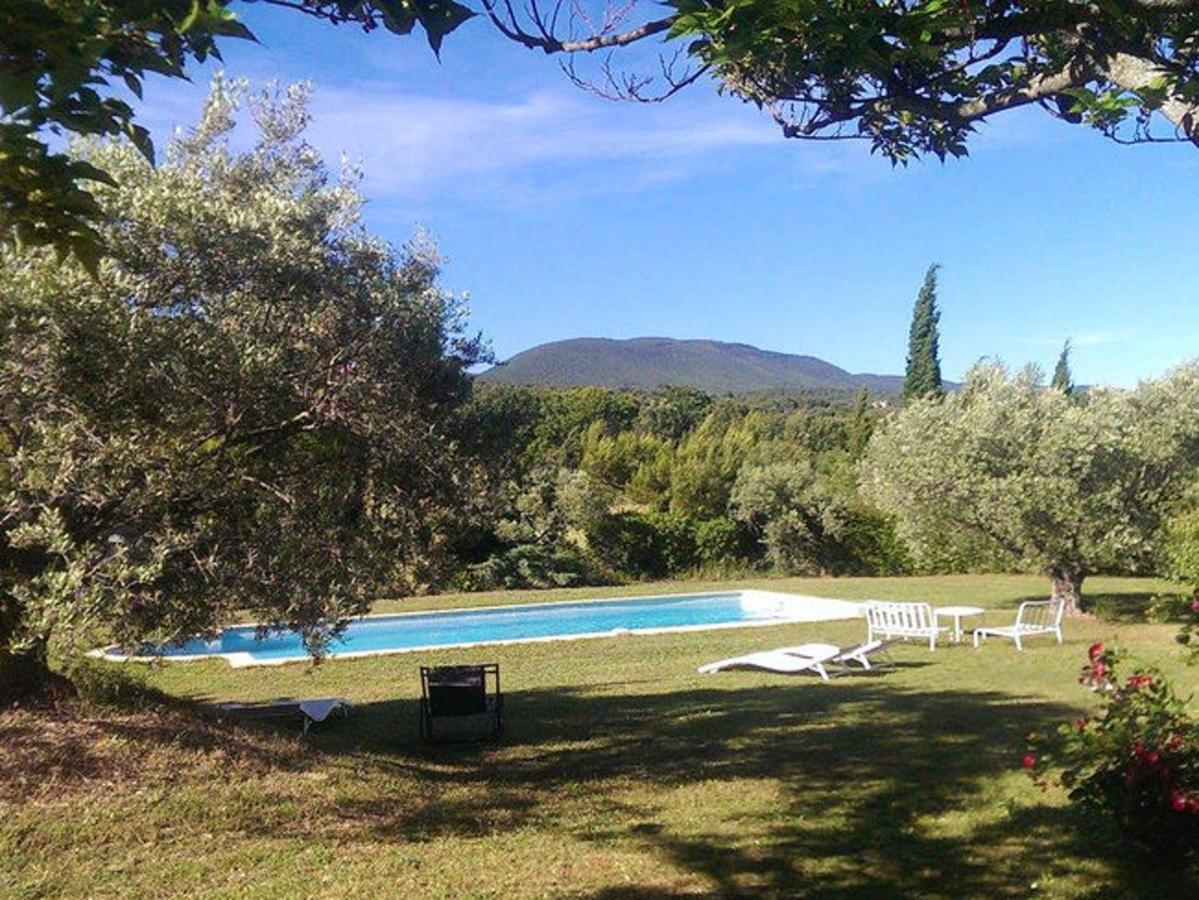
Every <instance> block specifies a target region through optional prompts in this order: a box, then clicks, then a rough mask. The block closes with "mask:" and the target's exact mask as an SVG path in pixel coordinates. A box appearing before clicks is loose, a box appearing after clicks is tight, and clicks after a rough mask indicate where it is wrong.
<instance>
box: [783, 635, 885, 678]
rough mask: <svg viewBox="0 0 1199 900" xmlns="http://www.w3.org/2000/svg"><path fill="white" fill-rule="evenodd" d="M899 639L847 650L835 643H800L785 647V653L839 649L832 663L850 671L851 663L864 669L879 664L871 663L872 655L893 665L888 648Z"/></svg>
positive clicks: (799, 654) (868, 643) (801, 654)
mask: <svg viewBox="0 0 1199 900" xmlns="http://www.w3.org/2000/svg"><path fill="white" fill-rule="evenodd" d="M898 643H899V641H898V640H895V639H892V640H889V641H866V642H865V643H862V644H858V645H857V646H856V647H850V648H849V649H847V650H842V649H841V648H840V647H836V646H835V645H833V644H800V645H799V646H797V647H783V648H782V651H783V652H784V653H792V654H794V655H796V656H813V655H817V654H820V653H822V652H823V651H824V650H825V649H827V648H833V649H835V650H836V651H837V655H836V656H834V657H832V658H831V659H829V660H828V661H829V662H830V663H834V664H835V665H839V666H842V667H843V669H844V670H846V671H848V670H849V669H851V668H852V666H850V663H856V664H857V665H859V666H861V667H862V668H863V669H866V670H870V669H873V668H875V667H876V666H877V665H878V662H877V661H876V662H875V663H873V664H871V661H870V658H871V657H872V656H881V657H882V658H883V660H884V662H885V664H886V665H892V664H893V663H892V662H891V657H890V655H889V654H888V653H887V650H888V649H889V648H890V647H891V646H892V645H894V644H898Z"/></svg>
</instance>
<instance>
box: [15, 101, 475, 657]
mask: <svg viewBox="0 0 1199 900" xmlns="http://www.w3.org/2000/svg"><path fill="white" fill-rule="evenodd" d="M245 96H246V91H245V88H244V87H243V86H241V85H237V84H234V85H226V84H221V83H217V84H216V86H215V88H214V92H213V94H212V95H211V97H210V99H209V101H208V104H207V107H206V109H205V111H204V115H203V118H202V120H201V121H200V123H199V124H198V125H197V126H196V127H195V128H193V129H192V130H190V131H189V132H187V133H185V134H182V135H181V136H180V137H178V138H177V139H176V140H175V141H174V142H173V144H172V146H171V147H170V150H169V152H168V156H167V162H166V163H165V164H163V165H162V166H160V167H159V168H153V167H151V166H150V165H149V164H148V163H147V162H146V160H145V159H144V157H143V156H142V155H141V154H140V153H139V152H138V151H137V150H136V149H134V148H133V147H132V146H130V145H129V144H127V143H121V144H115V143H108V144H104V145H99V144H94V145H91V146H89V147H87V148H86V152H85V156H84V157H83V158H85V159H87V160H88V161H90V162H92V163H93V164H95V165H97V166H99V167H101V168H103V169H105V170H106V171H110V172H112V173H113V174H114V176H115V177H116V181H117V183H118V184H119V185H120V187H119V188H112V187H105V188H103V189H101V190H100V192H99V193H98V195H97V199H98V202H99V203H100V205H101V208H102V210H103V212H104V225H103V226H102V229H103V231H102V236H103V237H104V238H105V239H106V240H108V241H109V243H110V246H111V248H112V256H110V257H109V258H107V259H105V260H104V262H103V263H102V264H101V265H100V266H99V268H98V270H97V272H96V275H95V277H92V276H90V275H88V274H87V273H86V272H85V271H84V270H83V269H82V268H81V267H80V266H78V265H71V264H68V265H61V264H59V263H58V262H57V261H56V260H55V258H54V256H53V254H52V253H50V252H48V251H47V250H44V249H41V250H39V249H30V248H27V249H25V250H23V251H20V252H18V251H16V250H14V249H12V248H9V249H6V250H4V251H3V259H2V264H0V347H2V351H0V435H3V439H2V441H3V445H2V450H3V455H2V457H0V473H2V475H0V553H2V555H3V557H4V559H3V563H4V564H3V565H0V576H3V579H4V581H3V584H2V585H0V588H2V591H3V594H4V596H5V603H6V605H7V606H9V607H10V609H11V610H12V611H13V615H11V617H10V620H9V622H8V625H9V627H8V629H7V632H6V633H4V634H0V645H3V646H9V647H17V646H20V645H26V644H27V645H35V646H36V645H41V646H43V647H44V645H45V644H46V642H47V641H51V640H53V641H56V642H57V643H60V644H62V645H64V646H70V645H76V644H78V643H80V642H83V641H93V640H95V639H97V638H98V637H100V636H104V637H111V638H113V639H115V640H120V641H130V642H132V641H139V640H143V639H149V638H152V639H155V640H171V639H175V638H179V637H182V636H184V635H189V634H193V633H196V632H208V631H211V630H212V629H214V628H216V627H218V626H220V625H222V624H223V623H225V622H226V621H227V620H228V619H229V618H230V617H231V616H232V615H234V613H235V611H239V610H249V611H250V612H251V613H252V614H253V615H254V616H255V617H256V618H258V619H260V620H262V621H263V622H266V623H271V624H280V625H283V624H286V625H289V626H295V627H297V628H299V629H300V630H301V631H302V632H303V634H304V636H305V639H306V641H307V643H308V646H309V647H310V648H311V649H312V650H313V651H314V652H319V651H320V649H321V647H322V645H323V642H324V641H325V640H326V639H327V638H328V636H329V634H330V633H331V631H332V630H334V629H335V628H336V626H337V624H338V623H339V622H340V621H341V620H342V619H343V618H344V617H346V616H349V615H352V614H355V613H360V612H363V611H364V610H365V609H366V607H367V604H368V603H369V602H370V601H371V600H373V599H374V598H375V597H376V596H377V594H378V592H379V591H380V590H381V589H383V588H384V587H385V588H386V589H388V590H392V591H401V590H403V589H404V588H405V586H411V585H412V584H419V583H421V582H423V581H424V580H425V579H427V578H429V577H432V576H433V575H435V574H436V569H437V566H438V565H439V560H438V554H439V552H440V550H439V548H441V547H442V546H444V543H445V535H446V533H447V532H448V531H449V530H450V527H451V525H452V524H455V521H454V520H456V518H457V515H458V514H459V512H460V511H461V510H463V509H465V508H466V507H467V505H468V503H469V502H470V500H469V498H470V497H471V496H472V495H473V493H474V492H473V490H472V489H471V481H472V474H471V473H472V468H471V466H470V465H468V464H465V463H462V462H460V461H459V460H458V456H457V454H456V451H455V447H454V443H453V441H452V439H451V436H450V430H451V427H452V425H453V420H452V413H453V410H454V409H455V407H457V406H458V405H459V404H460V403H461V402H462V401H463V400H464V399H465V398H466V395H467V392H468V390H469V380H468V377H467V375H466V369H467V367H469V366H470V365H472V364H474V363H475V362H477V361H478V360H479V358H480V356H481V347H480V345H479V343H478V342H477V341H476V340H474V339H470V338H468V337H467V336H465V335H464V333H463V330H462V329H463V324H464V320H463V315H464V310H463V309H462V307H461V306H460V304H459V303H458V302H457V301H456V300H454V299H453V298H452V297H450V296H448V295H446V294H445V293H444V292H442V291H441V290H440V289H438V287H437V284H436V276H437V260H436V255H435V252H434V251H433V250H432V248H431V246H429V245H428V243H427V242H426V241H423V240H420V239H418V240H417V241H415V242H414V243H413V244H411V245H410V246H409V247H407V248H406V249H405V250H403V251H402V252H401V251H397V250H395V249H394V248H392V247H391V246H390V245H388V244H386V243H384V242H382V241H379V240H377V239H374V238H372V237H371V236H370V235H369V234H367V233H366V232H365V231H364V230H363V228H362V226H361V225H360V223H359V220H358V214H359V208H360V206H361V203H362V197H361V196H360V195H359V193H358V192H357V189H356V186H355V175H354V173H352V172H346V173H343V175H342V176H341V177H340V178H335V177H331V176H330V174H329V173H328V172H327V171H326V169H325V168H324V167H323V165H322V164H321V162H320V158H319V156H318V154H317V153H316V152H315V150H314V149H313V148H312V147H310V146H309V145H307V144H306V143H305V142H304V140H303V131H304V127H305V125H306V124H307V121H308V114H307V109H306V101H307V93H306V91H305V90H304V89H302V88H292V89H289V90H287V91H286V92H282V93H271V92H264V94H262V95H260V96H256V97H253V98H250V106H251V110H252V113H253V120H254V123H255V127H254V130H255V142H254V143H253V145H252V146H251V147H250V149H248V150H246V151H245V152H234V151H233V150H232V149H231V148H230V142H229V132H230V129H231V128H232V122H233V113H234V110H235V108H236V106H237V105H238V103H239V102H240V101H241V100H242V99H244V98H245Z"/></svg>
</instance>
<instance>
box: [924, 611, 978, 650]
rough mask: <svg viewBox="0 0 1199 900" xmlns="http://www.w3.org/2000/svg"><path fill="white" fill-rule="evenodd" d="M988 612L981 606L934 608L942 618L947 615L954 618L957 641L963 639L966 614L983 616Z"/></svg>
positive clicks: (937, 616)
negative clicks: (963, 620) (963, 623)
mask: <svg viewBox="0 0 1199 900" xmlns="http://www.w3.org/2000/svg"><path fill="white" fill-rule="evenodd" d="M985 613H986V610H985V609H983V608H982V607H981V606H938V607H937V608H936V609H934V610H933V615H934V616H935V617H936V618H938V619H940V618H941V617H943V616H944V617H946V618H950V619H953V639H954V640H955V641H959V642H960V641H961V640H962V619H963V618H964V617H966V616H981V615H984V614H985Z"/></svg>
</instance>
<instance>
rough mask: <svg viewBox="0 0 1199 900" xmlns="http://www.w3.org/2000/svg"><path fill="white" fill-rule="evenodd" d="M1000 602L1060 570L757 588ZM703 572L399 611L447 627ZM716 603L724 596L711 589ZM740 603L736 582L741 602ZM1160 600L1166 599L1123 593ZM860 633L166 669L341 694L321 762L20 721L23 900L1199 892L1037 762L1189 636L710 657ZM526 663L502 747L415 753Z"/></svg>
mask: <svg viewBox="0 0 1199 900" xmlns="http://www.w3.org/2000/svg"><path fill="white" fill-rule="evenodd" d="M738 584H739V585H742V586H751V585H756V586H760V587H768V588H772V589H780V590H795V591H802V592H807V593H819V594H826V595H829V596H838V597H845V598H851V599H852V598H864V597H882V598H886V597H894V598H910V599H923V600H928V601H930V602H932V603H934V604H942V605H944V604H948V603H972V604H978V605H981V606H986V607H988V608H989V609H992V610H994V611H993V612H991V613H989V620H990V621H995V622H998V621H1004V620H1006V619H1007V618H1008V617H1010V616H1011V615H1012V613H1013V611H1014V608H1015V606H1016V604H1017V603H1018V602H1019V600H1020V599H1022V598H1026V597H1030V596H1040V595H1043V592H1044V590H1045V587H1046V585H1045V584H1044V582H1043V581H1042V580H1041V579H1037V578H1024V577H1015V576H994V577H992V576H962V577H945V578H926V579H836V580H817V579H789V580H765V581H761V582H756V583H755V582H751V581H745V582H738ZM705 586H706V585H704V584H701V583H697V582H696V583H687V584H677V583H676V584H670V585H640V586H637V587H636V588H633V589H627V590H622V591H615V590H613V589H611V588H601V589H594V590H591V589H588V590H579V591H561V592H549V593H544V594H537V595H528V594H523V595H522V594H518V593H510V594H505V595H472V596H468V597H437V598H422V599H420V600H413V601H405V602H403V603H392V602H388V603H381V604H380V609H381V610H384V609H395V608H405V609H414V608H444V607H448V606H461V605H468V604H469V605H480V604H491V603H497V602H520V601H527V600H528V599H530V597H532V598H534V599H559V598H564V597H567V596H610V595H613V594H615V593H626V594H632V593H642V594H645V593H658V592H664V591H682V590H688V591H690V590H698V589H702V588H704V587H705ZM712 586H715V585H712ZM724 586H726V587H727V585H724ZM1087 587H1088V589H1089V590H1090V592H1091V594H1092V595H1100V594H1102V595H1107V596H1109V597H1111V598H1113V599H1114V600H1118V601H1119V603H1120V605H1121V607H1122V608H1128V607H1132V606H1136V605H1137V604H1138V603H1140V602H1143V601H1144V600H1145V599H1146V598H1147V597H1148V596H1149V595H1150V594H1151V593H1152V592H1154V591H1156V590H1159V589H1162V587H1163V586H1162V585H1160V584H1157V583H1154V582H1148V581H1144V580H1135V579H1105V578H1096V579H1093V580H1092V581H1090V582H1088V584H1087ZM862 632H863V626H862V624H861V623H860V622H837V623H824V624H805V625H788V626H778V627H771V628H753V629H740V630H726V631H708V632H698V633H687V634H672V635H656V636H624V637H616V638H610V639H608V638H605V639H597V640H584V641H570V642H554V643H537V644H525V645H514V646H507V647H493V648H478V649H472V650H460V651H442V652H435V653H420V654H402V655H396V656H390V657H377V658H372V659H364V660H347V661H342V662H338V661H330V662H327V663H325V664H324V665H322V666H320V667H319V668H317V669H315V670H314V669H312V668H311V667H309V666H307V665H286V666H281V667H271V668H256V669H243V670H234V669H231V668H229V667H228V666H226V665H225V664H224V663H221V662H197V663H187V664H168V665H166V666H163V667H161V668H159V669H156V670H154V671H153V672H152V673H151V674H150V680H151V681H152V683H153V684H154V685H156V686H157V687H159V688H161V689H162V690H164V691H166V692H167V693H169V694H171V695H173V696H175V697H178V698H181V699H184V700H186V701H199V702H202V703H208V702H211V701H215V700H224V699H242V700H249V699H268V698H271V697H278V696H305V695H307V696H316V695H341V696H346V697H349V698H350V699H352V700H353V701H355V703H356V704H357V709H356V711H355V713H354V715H353V717H352V718H351V719H349V720H348V721H346V722H344V723H341V722H334V723H329V724H328V725H327V726H325V727H322V728H321V729H320V730H319V731H317V732H315V733H314V734H313V736H312V737H311V739H310V740H309V741H308V742H307V744H305V745H301V744H299V743H298V742H297V741H296V740H295V738H294V736H293V735H292V734H290V733H284V732H269V731H260V730H255V729H247V728H232V727H230V726H228V725H221V724H214V723H212V722H211V721H209V720H207V719H205V718H204V717H197V716H196V715H195V714H194V712H187V711H186V709H185V711H183V712H167V713H157V714H151V713H142V714H121V715H116V714H113V715H109V716H103V715H100V714H97V713H92V714H86V715H85V714H82V713H78V712H72V713H70V714H69V715H64V717H63V720H62V721H53V720H52V719H51V717H49V716H47V715H45V714H34V713H29V712H22V711H10V712H8V713H2V714H0V748H7V749H8V750H9V751H10V752H9V753H8V754H7V755H8V758H9V762H8V763H7V764H6V763H5V762H4V760H3V759H0V896H3V895H7V894H11V895H13V896H17V897H22V896H84V895H87V896H114V897H115V896H125V897H127V896H163V895H171V894H187V895H189V896H196V895H212V896H236V897H274V896H292V895H321V896H357V897H379V896H397V897H398V896H421V897H426V896H427V897H472V896H479V897H489V896H503V897H511V896H571V897H594V898H619V897H666V896H676V895H701V896H704V895H706V896H711V895H764V896H814V897H826V896H838V897H863V898H864V897H872V898H873V897H900V896H922V897H962V896H979V895H990V896H995V897H1024V896H1029V895H1036V896H1045V897H1090V896H1095V897H1099V896H1104V897H1110V896H1159V897H1160V896H1171V895H1173V896H1186V895H1188V893H1189V892H1190V891H1193V890H1194V885H1193V884H1188V883H1186V882H1185V881H1184V880H1183V879H1181V877H1180V876H1179V875H1178V874H1177V873H1172V872H1161V871H1156V870H1152V869H1146V868H1142V867H1138V866H1137V864H1136V863H1135V861H1132V860H1127V859H1121V857H1120V855H1119V854H1115V853H1113V852H1112V850H1111V848H1110V847H1109V846H1108V845H1107V844H1106V843H1104V842H1103V841H1102V840H1101V835H1099V834H1098V833H1095V832H1094V831H1093V830H1092V829H1085V828H1080V827H1078V823H1077V822H1076V820H1075V819H1073V818H1072V816H1071V815H1070V813H1069V811H1068V810H1067V809H1066V808H1065V806H1064V802H1063V797H1062V796H1061V795H1060V794H1059V793H1058V792H1056V791H1054V790H1050V791H1048V792H1042V791H1040V790H1038V789H1037V788H1036V787H1035V786H1034V785H1032V784H1031V783H1030V781H1029V780H1028V779H1027V778H1026V777H1025V776H1024V775H1023V773H1022V772H1020V771H1019V768H1018V766H1019V759H1020V755H1021V753H1022V752H1023V746H1024V737H1025V735H1026V734H1028V733H1029V732H1030V731H1035V730H1042V731H1043V730H1046V729H1049V728H1051V727H1053V726H1054V725H1055V724H1056V723H1058V722H1060V721H1064V720H1068V719H1069V718H1072V717H1073V716H1075V715H1077V714H1078V711H1079V710H1081V709H1085V708H1087V707H1088V706H1089V705H1090V703H1091V702H1092V697H1091V695H1089V694H1088V693H1086V692H1085V691H1083V690H1082V689H1081V688H1080V687H1079V686H1078V684H1077V683H1076V675H1077V672H1078V669H1079V666H1080V665H1081V663H1082V661H1083V659H1084V656H1085V649H1086V646H1087V645H1088V644H1089V643H1090V642H1091V641H1094V640H1098V639H1103V640H1108V641H1116V642H1118V643H1120V644H1121V645H1123V646H1125V647H1127V648H1128V649H1130V650H1131V651H1132V652H1133V653H1134V654H1135V655H1136V656H1137V657H1138V658H1139V659H1141V660H1144V661H1148V662H1154V663H1157V664H1160V665H1162V666H1164V667H1166V668H1167V669H1168V670H1169V671H1171V672H1173V673H1174V674H1176V675H1178V676H1179V678H1180V681H1184V683H1185V679H1187V678H1190V679H1192V680H1193V677H1194V676H1193V673H1188V672H1187V671H1186V670H1185V669H1184V668H1182V667H1181V664H1180V660H1179V659H1178V656H1177V653H1176V651H1175V650H1174V649H1173V645H1172V636H1173V632H1174V629H1173V628H1172V627H1171V626H1155V625H1141V624H1131V623H1126V622H1121V623H1120V624H1109V623H1104V622H1100V621H1096V620H1093V619H1083V620H1078V621H1070V622H1068V624H1067V638H1068V640H1067V644H1066V646H1065V647H1058V646H1056V645H1055V644H1053V643H1052V642H1047V641H1040V642H1035V643H1033V644H1032V645H1031V646H1030V647H1029V649H1027V650H1026V651H1025V652H1024V653H1022V654H1018V653H1016V652H1015V650H1014V649H1013V647H1012V645H1011V644H1010V642H993V643H989V644H988V645H986V646H984V647H983V648H982V649H980V650H979V651H977V652H975V651H974V650H972V649H969V648H967V647H945V648H941V649H938V650H937V651H936V652H935V653H931V654H930V653H929V652H928V651H927V649H921V648H920V647H918V646H916V645H912V646H906V647H903V648H901V649H900V650H899V651H898V653H897V654H896V655H897V658H898V660H899V662H900V663H901V665H900V666H899V667H898V668H896V669H894V670H891V671H889V672H886V673H880V674H878V675H873V676H872V675H860V676H854V677H847V678H843V679H839V680H836V681H834V682H833V683H831V684H827V685H826V684H822V683H820V682H819V681H818V680H817V679H815V678H787V677H783V676H772V675H767V674H756V673H726V674H722V675H715V676H701V675H698V674H697V673H696V671H695V669H696V666H698V665H700V664H701V663H704V662H707V661H711V660H713V659H718V658H721V657H725V656H729V655H733V654H736V653H740V652H744V651H749V650H753V649H762V648H768V647H773V646H779V645H783V644H788V643H798V642H802V641H805V640H827V641H834V642H842V643H850V642H854V641H856V640H858V639H860V638H861V636H862ZM493 660H494V661H498V662H499V663H500V664H501V667H502V671H503V677H504V683H505V689H506V693H507V701H506V703H507V714H508V735H507V737H506V739H505V740H504V741H503V742H502V743H500V744H468V745H462V746H433V747H429V746H424V745H421V744H420V743H419V742H418V741H417V739H416V727H417V714H416V698H417V696H418V692H419V681H418V674H417V666H418V665H419V664H421V663H432V664H437V663H446V662H451V661H455V662H457V661H493Z"/></svg>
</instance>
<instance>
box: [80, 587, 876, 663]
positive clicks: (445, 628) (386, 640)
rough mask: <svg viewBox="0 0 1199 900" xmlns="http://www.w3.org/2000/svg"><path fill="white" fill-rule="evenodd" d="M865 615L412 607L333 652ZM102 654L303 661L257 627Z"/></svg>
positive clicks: (850, 607)
mask: <svg viewBox="0 0 1199 900" xmlns="http://www.w3.org/2000/svg"><path fill="white" fill-rule="evenodd" d="M860 615H861V611H860V606H859V604H857V603H850V602H847V601H845V600H834V599H830V598H827V597H805V596H798V595H795V594H781V593H775V592H771V591H728V592H724V593H712V594H678V595H671V596H657V597H631V598H623V599H612V600H581V601H561V602H551V603H536V604H524V605H519V606H492V607H481V608H476V609H458V610H448V611H444V612H412V613H400V614H397V615H379V616H363V617H362V618H358V619H353V620H351V622H350V624H349V626H348V627H347V628H346V630H345V632H344V633H343V634H342V635H341V636H340V637H339V638H338V639H337V640H335V641H334V642H333V643H332V644H331V645H330V647H329V656H330V657H334V658H345V657H356V656H374V655H378V654H383V653H404V652H411V651H415V650H435V649H447V648H455V647H472V646H477V645H480V644H509V643H520V642H525V641H552V640H567V639H571V638H588V637H611V636H613V635H617V634H625V633H629V634H655V633H662V632H670V631H696V630H703V629H710V628H739V627H747V626H754V625H758V626H760V625H778V624H781V623H784V622H820V621H831V620H834V619H849V618H855V617H857V616H860ZM102 655H103V656H104V657H105V658H106V659H112V660H126V659H156V658H166V659H207V658H212V657H220V658H223V659H225V660H227V661H228V662H229V663H230V664H231V665H233V666H238V667H240V666H254V665H271V664H274V663H284V662H290V661H294V660H300V659H306V658H307V653H305V651H304V647H303V644H302V643H301V640H300V637H299V635H298V634H296V633H295V632H291V631H275V632H271V633H269V634H267V635H266V636H264V637H259V636H258V633H257V628H256V627H255V626H253V625H244V626H238V627H234V628H226V629H225V630H224V631H223V632H221V634H220V635H219V636H218V637H217V638H215V639H214V640H200V639H195V640H190V641H187V642H185V643H183V644H179V645H173V646H166V647H141V648H138V649H137V650H135V651H134V652H133V653H129V652H127V651H125V650H122V649H121V648H119V647H108V648H106V649H105V650H103V651H102Z"/></svg>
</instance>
